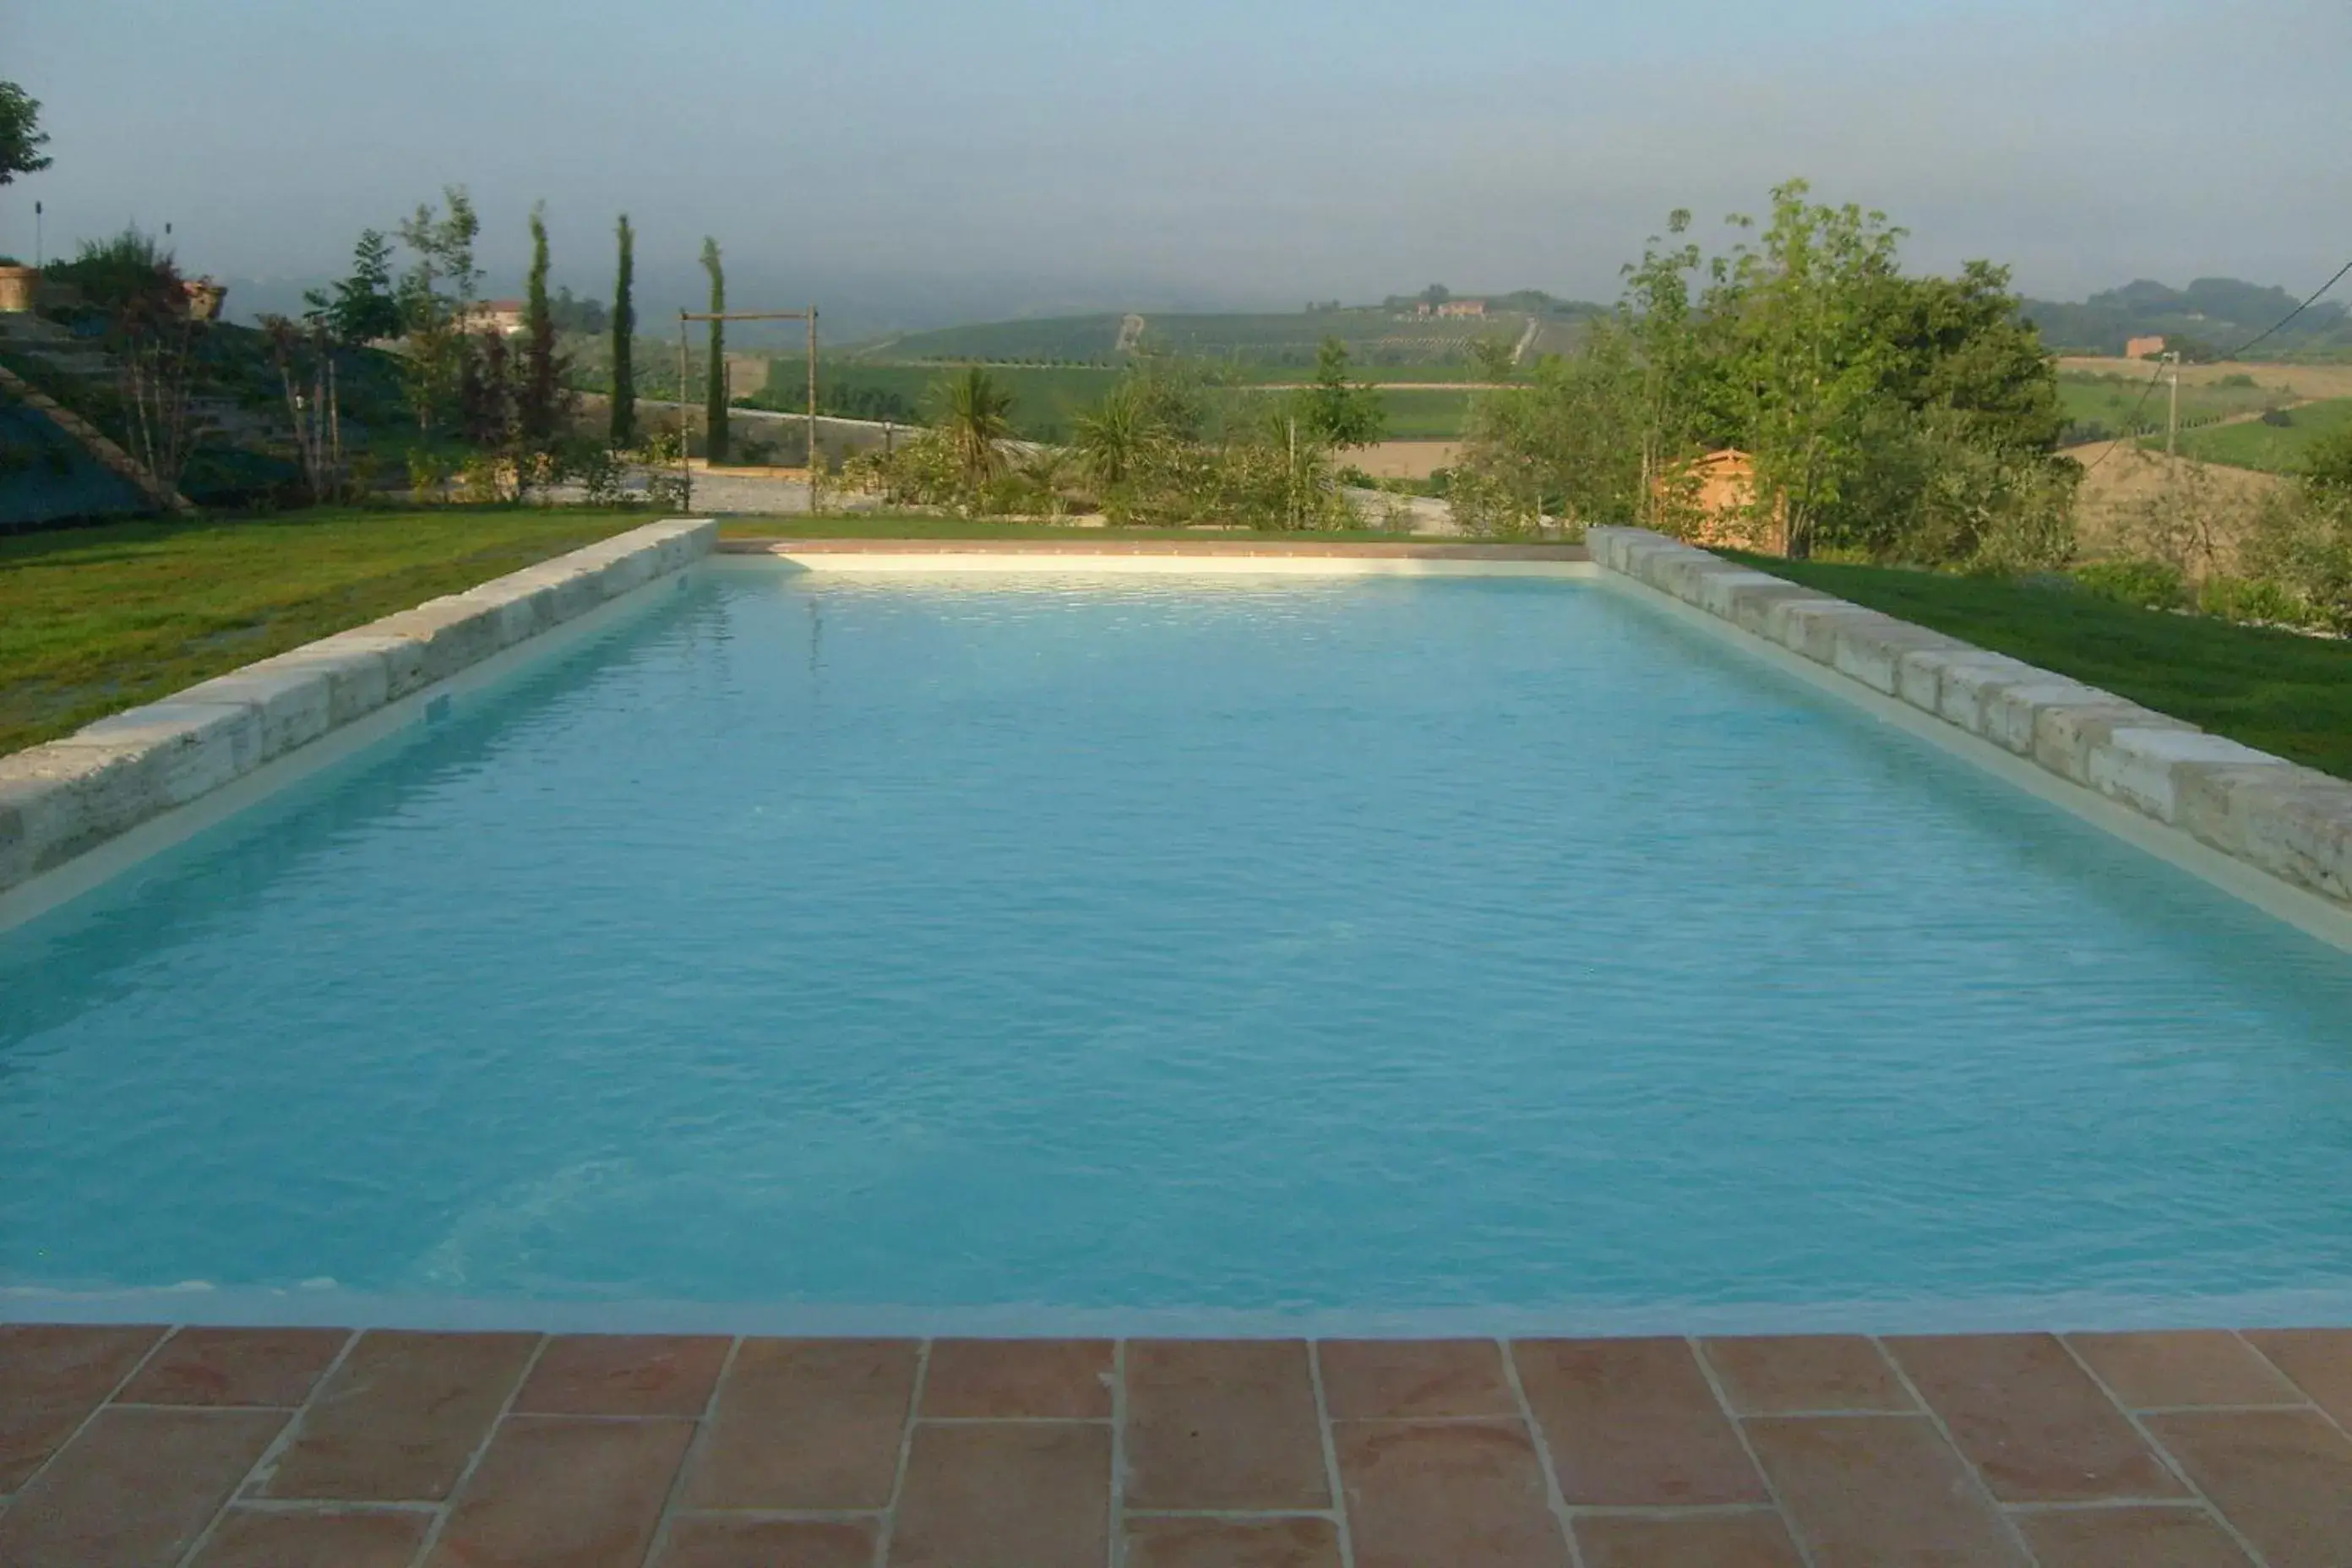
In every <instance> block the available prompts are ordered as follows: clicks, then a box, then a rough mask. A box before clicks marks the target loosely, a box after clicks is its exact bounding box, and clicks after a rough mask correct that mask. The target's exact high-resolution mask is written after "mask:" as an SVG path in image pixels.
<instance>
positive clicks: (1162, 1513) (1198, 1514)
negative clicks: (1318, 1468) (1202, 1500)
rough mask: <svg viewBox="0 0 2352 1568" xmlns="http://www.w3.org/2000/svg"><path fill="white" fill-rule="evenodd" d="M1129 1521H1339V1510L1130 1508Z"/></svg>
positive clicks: (1128, 1512)
mask: <svg viewBox="0 0 2352 1568" xmlns="http://www.w3.org/2000/svg"><path fill="white" fill-rule="evenodd" d="M1127 1517H1128V1518H1129V1519H1229V1520H1234V1521H1241V1522H1245V1523H1248V1522H1255V1521H1262V1520H1269V1519H1276V1520H1279V1519H1328V1520H1329V1521H1331V1522H1332V1523H1333V1524H1337V1523H1339V1510H1337V1509H1330V1508H1131V1509H1129V1510H1127Z"/></svg>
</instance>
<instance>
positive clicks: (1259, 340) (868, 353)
mask: <svg viewBox="0 0 2352 1568" xmlns="http://www.w3.org/2000/svg"><path fill="white" fill-rule="evenodd" d="M1420 303H1421V301H1420V300H1419V299H1417V298H1412V297H1407V298H1400V299H1395V300H1390V301H1388V302H1387V303H1385V304H1381V305H1370V306H1341V305H1338V304H1336V303H1335V304H1332V305H1329V306H1324V307H1318V308H1317V309H1313V310H1294V311H1280V312H1264V313H1253V314H1218V315H1204V314H1184V313H1171V314H1161V313H1153V314H1147V315H1114V314H1102V315H1089V316H1051V317H1043V318H1039V319H1037V320H1034V321H982V322H976V323H974V324H972V325H969V326H961V327H947V328H942V329H940V330H938V331H927V332H909V333H906V334H903V335H900V336H896V337H889V338H882V339H877V340H876V341H874V342H867V343H862V344H858V345H856V346H854V347H852V348H850V349H847V350H845V351H844V352H845V353H846V354H849V355H852V356H854V357H856V358H858V359H863V360H866V361H868V362H871V363H898V364H905V363H917V364H937V363H961V362H970V361H979V362H982V363H1003V364H1073V363H1075V364H1098V365H1116V364H1118V363H1121V361H1122V360H1124V359H1125V357H1126V356H1127V354H1128V353H1129V351H1131V350H1137V349H1140V350H1143V351H1146V352H1156V353H1178V354H1185V355H1189V356H1193V357H1198V358H1204V359H1221V360H1226V361H1229V362H1232V363H1235V364H1237V365H1242V366H1251V365H1272V366H1306V365H1311V364H1313V363H1315V353H1316V350H1317V348H1318V346H1319V345H1320V344H1321V343H1322V342H1323V341H1324V340H1325V339H1326V338H1338V339H1339V341H1340V342H1344V343H1346V344H1347V345H1348V352H1349V355H1350V356H1351V357H1353V358H1354V360H1355V361H1356V363H1358V364H1359V365H1360V366H1367V367H1371V366H1383V365H1385V366H1402V365H1462V364H1466V363H1468V361H1469V355H1470V345H1471V344H1472V343H1473V342H1475V341H1476V340H1478V339H1481V338H1498V339H1501V340H1503V341H1504V342H1509V343H1511V344H1514V345H1517V344H1518V343H1520V342H1522V340H1525V341H1526V342H1527V345H1528V354H1529V356H1532V355H1533V354H1535V353H1559V352H1563V351H1564V350H1566V349H1567V348H1569V347H1570V346H1572V344H1573V342H1574V341H1575V333H1576V330H1577V328H1578V325H1579V323H1580V322H1582V321H1586V320H1588V319H1590V318H1591V317H1592V316H1594V315H1597V314H1599V313H1601V310H1602V307H1601V306H1598V305H1590V304H1585V303H1582V302H1580V301H1578V300H1555V299H1553V298H1552V297H1551V296H1549V295H1547V294H1542V293H1539V292H1538V291H1535V290H1522V291H1520V292H1518V293H1514V294H1508V295H1494V296H1488V297H1487V298H1486V306H1487V309H1486V313H1485V314H1484V315H1477V316H1470V315H1461V316H1437V315H1426V316H1424V315H1420V314H1417V313H1416V310H1417V307H1418V306H1419V304H1420Z"/></svg>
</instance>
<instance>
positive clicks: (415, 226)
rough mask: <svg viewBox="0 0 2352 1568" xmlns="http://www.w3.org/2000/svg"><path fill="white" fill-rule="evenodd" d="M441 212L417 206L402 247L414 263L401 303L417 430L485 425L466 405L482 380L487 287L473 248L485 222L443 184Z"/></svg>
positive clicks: (459, 188)
mask: <svg viewBox="0 0 2352 1568" xmlns="http://www.w3.org/2000/svg"><path fill="white" fill-rule="evenodd" d="M441 198H442V205H441V207H440V208H439V209H438V210H436V208H435V207H434V206H433V205H431V204H430V203H419V204H418V205H417V208H416V211H415V213H414V214H413V215H411V216H408V217H406V218H404V219H402V220H401V224H400V243H401V244H402V245H403V246H404V247H406V248H407V250H408V253H409V257H410V261H409V266H408V270H407V271H405V272H404V273H402V274H401V277H400V282H399V285H398V288H397V291H396V297H397V298H398V300H399V302H400V313H401V321H402V324H403V325H404V327H405V328H406V331H407V337H408V353H407V355H406V359H405V362H404V369H405V377H406V382H407V390H408V399H409V405H410V407H411V408H412V409H414V410H415V414H416V427H417V429H418V430H419V431H425V430H429V429H431V428H432V426H433V425H434V424H435V422H436V420H440V419H444V418H446V417H448V416H452V415H453V414H454V415H455V416H457V418H458V419H459V421H460V423H461V424H466V423H479V422H478V421H476V420H473V419H472V418H471V416H468V415H467V414H466V412H465V407H466V405H468V404H469V403H470V402H474V401H478V399H476V398H473V397H471V396H469V395H468V391H467V388H468V384H469V382H474V381H478V380H479V378H480V370H479V367H478V365H476V364H475V363H474V361H475V360H476V359H478V357H479V353H478V345H477V343H476V342H475V340H474V334H473V332H472V331H471V329H472V326H473V321H472V316H473V310H474V302H475V300H476V299H477V298H478V296H479V294H480V291H481V284H482V273H481V268H479V267H478V266H477V265H476V264H475V261H474V242H475V240H476V239H478V238H479V237H480V236H481V232H482V224H481V219H480V218H479V217H478V216H476V215H475V212H474V203H473V198H472V197H471V196H469V195H467V191H466V187H465V186H463V185H446V186H444V187H443V188H442V192H441Z"/></svg>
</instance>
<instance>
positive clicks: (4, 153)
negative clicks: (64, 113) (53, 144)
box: [0, 81, 50, 185]
mask: <svg viewBox="0 0 2352 1568" xmlns="http://www.w3.org/2000/svg"><path fill="white" fill-rule="evenodd" d="M48 144H49V133H48V132H46V131H44V130H42V129H41V100H39V99H37V98H34V97H31V96H29V95H28V94H27V93H26V91H25V89H23V88H21V87H18V86H17V85H16V83H15V82H13V81H0V185H5V184H14V183H15V181H16V176H17V175H19V174H39V173H40V172H41V171H42V170H43V169H46V168H47V167H48V166H49V163H50V160H49V159H48V157H47V155H46V154H44V153H42V152H41V149H42V148H44V147H46V146H47V145H48Z"/></svg>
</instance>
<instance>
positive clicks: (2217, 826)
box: [1586, 528, 2352, 949]
mask: <svg viewBox="0 0 2352 1568" xmlns="http://www.w3.org/2000/svg"><path fill="white" fill-rule="evenodd" d="M1586 541H1587V543H1588V546H1589V547H1590V549H1591V557H1592V560H1593V562H1594V563H1595V564H1596V565H1597V566H1598V567H1599V568H1601V574H1602V576H1603V578H1604V580H1605V581H1609V582H1610V583H1611V584H1612V586H1613V585H1618V584H1630V585H1632V586H1633V587H1635V588H1636V589H1639V590H1642V591H1643V593H1644V595H1645V596H1654V597H1655V598H1656V599H1658V600H1660V601H1663V602H1664V604H1665V605H1668V606H1671V607H1673V608H1675V609H1677V610H1680V611H1683V612H1685V616H1687V617H1689V618H1692V619H1694V620H1695V621H1696V623H1697V624H1699V625H1701V626H1703V627H1705V628H1706V629H1709V630H1712V631H1715V632H1717V634H1718V635H1721V636H1724V637H1727V639H1728V640H1731V641H1733V642H1735V643H1737V644H1738V645H1741V646H1742V647H1745V648H1747V649H1748V651H1750V652H1759V651H1760V652H1763V653H1765V654H1767V655H1769V656H1772V657H1771V659H1770V661H1771V662H1773V663H1775V664H1778V665H1780V667H1782V668H1789V669H1791V670H1793V671H1795V672H1796V673H1798V674H1800V675H1803V676H1805V677H1807V678H1809V679H1812V681H1813V683H1814V684H1816V685H1818V686H1821V687H1822V688H1823V689H1828V690H1831V691H1833V692H1835V693H1837V694H1838V695H1840V696H1842V697H1843V698H1845V699H1846V700H1850V701H1855V702H1857V703H1859V704H1860V705H1861V706H1863V707H1864V709H1865V710H1870V711H1872V712H1874V713H1876V714H1877V715H1878V716H1879V717H1882V718H1885V719H1890V720H1893V721H1897V722H1900V723H1901V724H1902V725H1903V727H1904V728H1906V729H1908V730H1911V731H1913V732H1915V733H1917V734H1920V735H1923V736H1925V737H1926V738H1927V739H1929V740H1931V741H1933V742H1937V743H1938V744H1940V745H1943V746H1945V747H1946V748H1947V749H1948V750H1952V751H1956V752H1960V753H1961V754H1962V755H1964V756H1967V757H1968V758H1969V760H1971V761H1974V762H1976V763H1979V765H1984V766H1989V767H1990V768H1991V769H1992V771H1994V772H1996V773H2000V774H2002V775H2003V776H2005V777H2007V778H2009V779H2011V781H2012V782H2014V783H2017V784H2021V785H2022V786H2023V787H2026V788H2028V789H2031V790H2032V791H2033V793H2035V794H2037V795H2042V797H2043V798H2045V799H2050V800H2053V801H2055V802H2056V803H2057V804H2059V805H2063V806H2064V807H2066V808H2067V809H2068V810H2070V811H2073V812H2074V813H2075V815H2077V816H2083V817H2085V818H2086V819H2088V820H2090V821H2092V822H2093V823H2095V824H2096V825H2098V826H2103V827H2105V828H2107V829H2108V830H2109V831H2111V832H2116V833H2117V834H2119V835H2120V836H2121V837H2126V839H2129V840H2130V841H2132V842H2134V843H2135V844H2137V845H2138V846H2139V847H2142V848H2145V849H2148V850H2150V851H2152V852H2154V853H2156V854H2158V855H2159V856H2161V857H2163V858H2166V859H2168V860H2170V861H2172V862H2173V863H2174V864H2176V865H2179V866H2182V867H2183V868H2186V869H2189V870H2190V871H2192V872H2194V873H2196V874H2197V875H2199V876H2201V877H2203V878H2205V879H2207V880H2208V881H2211V882H2214V883H2216V884H2218V885H2219V886H2221V888H2222V889H2224V890H2226V891H2228V892H2230V893H2231V894H2233V895H2235V896H2237V897H2239V898H2241V899H2244V900H2248V901H2250V902H2252V903H2254V904H2256V905H2257V906H2258V907H2260V908H2262V909H2263V910H2265V911H2266V912H2268V913H2271V914H2273V915H2275V916H2278V917H2280V918H2283V919H2286V920H2288V921H2291V922H2292V923H2294V924H2295V925H2297V926H2298V927H2301V928H2302V929H2303V930H2305V931H2308V932H2309V933H2311V934H2312V935H2315V936H2317V937H2319V938H2321V939H2322V940H2324V941H2327V942H2332V943H2333V944H2335V945H2336V946H2338V947H2344V948H2347V949H2352V783H2347V782H2346V781H2344V780H2341V779H2337V778H2335V777H2333V776H2332V775H2330V774H2327V773H2320V772H2318V771H2317V770H2316V769H2313V768H2306V767H2304V766H2302V765H2301V764H2300V763H2291V762H2288V761H2287V760H2286V759H2284V757H2278V756H2273V755H2272V754H2271V753H2270V752H2262V751H2257V750H2255V749H2254V748H2253V747H2251V746H2247V745H2243V744H2242V743H2240V742H2236V741H2231V740H2229V739H2227V738H2226V737H2223V736H2221V735H2216V734H2213V733H2211V732H2210V731H2206V730H2202V729H2200V728H2199V727H2198V726H2196V725H2194V724H2191V723H2189V721H2186V720H2182V719H2177V718H2174V717H2173V716H2171V715H2170V714H2167V713H2159V712H2158V711H2156V710H2153V709H2150V708H2146V707H2142V706H2141V705H2140V704H2138V703H2136V702H2133V701H2131V700H2128V699H2126V698H2123V697H2118V696H2116V694H2115V693H2113V692H2110V691H2105V690H2102V689H2099V688H2097V687H2095V686H2091V685H2089V684H2087V683H2085V682H2083V681H2079V680H2075V679H2071V678H2069V677H2066V676H2062V675H2058V674H2055V673H2053V671H2050V670H2046V669H2042V668H2039V667H2037V666H2034V665H2031V664H2027V663H2026V662H2024V661H2023V660H2022V659H2017V658H2010V657H2009V656H2008V655H2006V654H1999V653H1994V652H1992V651H1990V649H1986V648H1982V647H1978V646H1976V645H1975V644H1973V643H1969V642H1964V641H1962V640H1961V639H1959V638H1958V637H1950V636H1948V635H1946V634H1945V633H1942V632H1937V631H1931V630H1929V629H1928V628H1927V627H1925V626H1918V625H1916V624H1915V623H1913V622H1910V621H1906V620H1902V619H1900V618H1898V617H1896V616H1890V615H1886V614H1885V613H1883V612H1881V611H1877V610H1872V609H1867V608H1865V607H1864V606H1863V605H1856V604H1854V603H1853V602H1852V601H1850V600H1845V599H1841V598H1838V597H1836V596H1835V595H1830V594H1826V593H1823V592H1822V591H1821V590H1819V589H1817V588H1809V587H1806V586H1804V585H1803V584H1798V583H1793V582H1790V580H1788V579H1787V578H1784V577H1776V576H1774V575H1772V574H1769V573H1767V572H1761V571H1759V570H1757V569H1755V568H1753V567H1749V566H1743V565H1741V564H1739V563H1737V562H1731V561H1727V560H1724V559H1723V558H1722V557H1721V556H1718V555H1715V554H1713V553H1711V552H1707V551H1705V550H1702V549H1699V548H1697V547H1696V546H1695V545H1690V544H1685V543H1684V542H1682V541H1680V540H1676V539H1672V538H1669V537H1667V536H1666V535H1664V534H1662V533H1655V532H1653V531H1649V530H1646V529H1637V528H1594V529H1591V530H1590V531H1588V532H1587V535H1586ZM2247 873H2252V875H2251V876H2249V875H2247Z"/></svg>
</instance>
